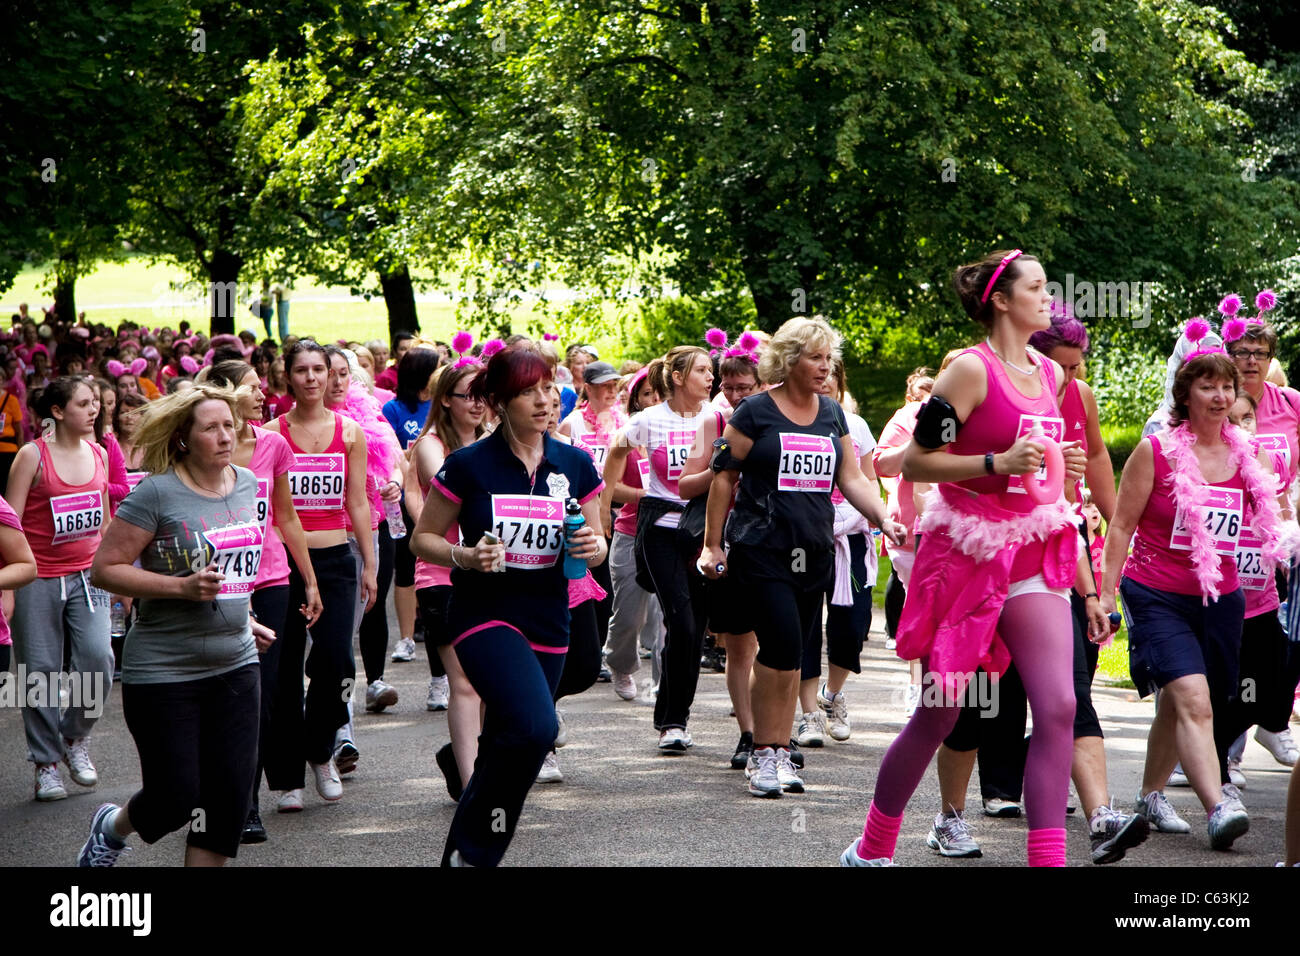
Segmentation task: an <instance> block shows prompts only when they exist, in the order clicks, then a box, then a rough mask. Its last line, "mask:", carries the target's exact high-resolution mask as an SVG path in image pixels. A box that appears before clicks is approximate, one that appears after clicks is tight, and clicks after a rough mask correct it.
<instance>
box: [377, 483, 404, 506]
mask: <svg viewBox="0 0 1300 956" xmlns="http://www.w3.org/2000/svg"><path fill="white" fill-rule="evenodd" d="M379 497H380V498H382V499H384V501H400V500H401V498H402V486H401V485H399V484H398V483H397V482H395V481H391V480H390V481H389V482H388V484H386V485H384V487H382V488H380V489H379Z"/></svg>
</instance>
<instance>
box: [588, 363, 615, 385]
mask: <svg viewBox="0 0 1300 956" xmlns="http://www.w3.org/2000/svg"><path fill="white" fill-rule="evenodd" d="M618 378H619V374H618V372H616V371H615V370H614V366H612V365H610V364H609V363H608V362H592V363H591V364H590V365H588V366H587V367H586V368H585V369H583V370H582V380H583V381H584V382H586V383H587V384H588V385H604V384H605V383H606V382H614V381H617V380H618Z"/></svg>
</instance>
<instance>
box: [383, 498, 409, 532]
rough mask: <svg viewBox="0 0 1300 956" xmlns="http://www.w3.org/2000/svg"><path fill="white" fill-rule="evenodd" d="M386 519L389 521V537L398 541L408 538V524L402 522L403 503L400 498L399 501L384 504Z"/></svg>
mask: <svg viewBox="0 0 1300 956" xmlns="http://www.w3.org/2000/svg"><path fill="white" fill-rule="evenodd" d="M384 517H385V518H386V519H387V520H388V536H389V537H390V538H392V539H393V540H394V541H396V540H397V539H398V538H405V537H406V522H405V521H403V520H402V502H401V499H400V498H399V499H398V500H397V501H385V502H384Z"/></svg>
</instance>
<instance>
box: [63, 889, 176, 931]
mask: <svg viewBox="0 0 1300 956" xmlns="http://www.w3.org/2000/svg"><path fill="white" fill-rule="evenodd" d="M50 925H51V926H54V927H56V928H66V929H79V928H87V927H123V926H125V927H128V928H130V930H131V934H132V935H133V936H148V935H149V933H150V932H151V931H152V930H153V894H151V893H83V892H81V887H79V886H74V887H72V889H71V890H70V891H69V892H67V893H55V894H54V895H53V896H51V897H50Z"/></svg>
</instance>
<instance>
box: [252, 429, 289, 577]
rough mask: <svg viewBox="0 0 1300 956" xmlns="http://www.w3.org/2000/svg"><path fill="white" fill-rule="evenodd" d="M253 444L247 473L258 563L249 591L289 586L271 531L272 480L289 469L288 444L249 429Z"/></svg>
mask: <svg viewBox="0 0 1300 956" xmlns="http://www.w3.org/2000/svg"><path fill="white" fill-rule="evenodd" d="M253 435H254V437H256V438H257V444H256V445H255V446H254V447H253V457H252V458H251V459H250V460H249V462H248V470H249V471H251V472H252V473H253V474H254V475H255V476H256V477H257V518H258V520H259V521H260V522H262V563H261V564H260V565H259V566H258V569H257V580H256V581H255V582H254V584H253V590H258V589H260V588H271V587H276V586H278V585H282V584H288V583H289V555H288V552H287V551H286V550H285V547H284V542H283V541H282V540H281V539H280V535H279V534H277V533H276V532H275V531H273V530H272V528H273V526H274V523H275V507H274V502H273V498H274V496H275V479H276V478H278V477H280V476H281V475H287V474H288V473H289V472H290V471H291V470H292V468H293V464H294V457H293V451H292V450H291V449H290V448H289V443H288V442H287V441H285V440H284V438H283V437H281V436H280V435H277V434H276V433H275V432H270V431H267V430H266V429H264V428H261V427H259V426H257V425H254V426H253Z"/></svg>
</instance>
